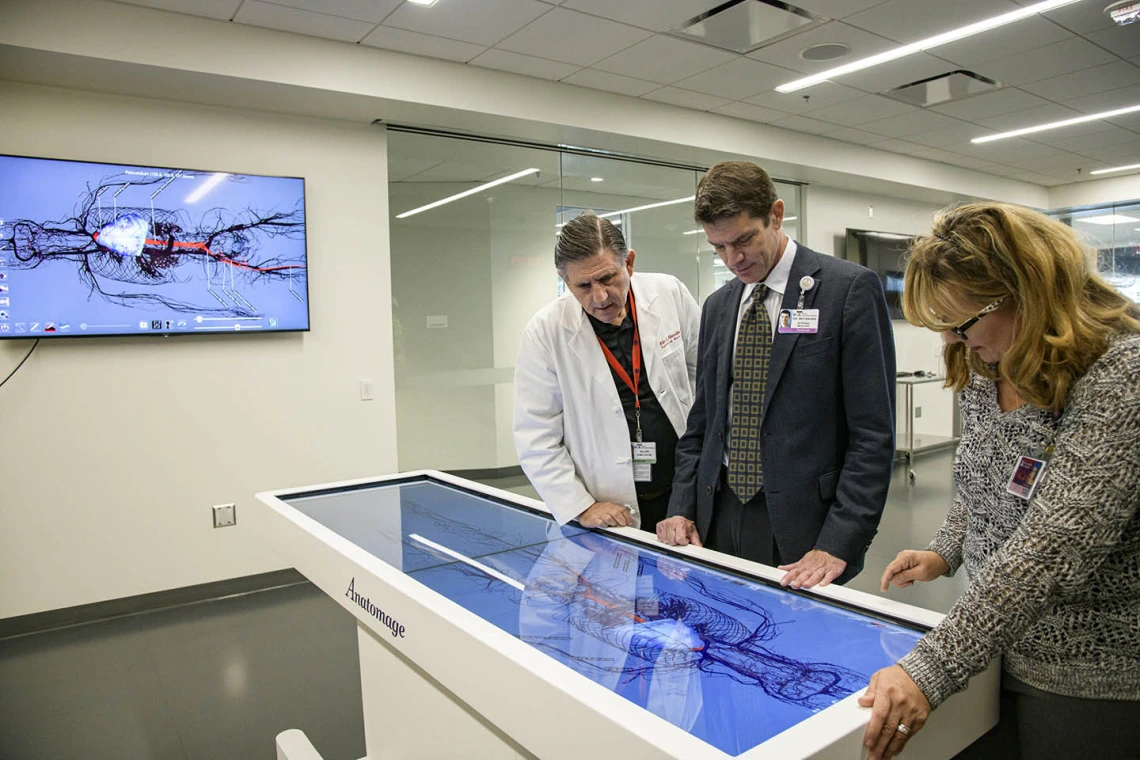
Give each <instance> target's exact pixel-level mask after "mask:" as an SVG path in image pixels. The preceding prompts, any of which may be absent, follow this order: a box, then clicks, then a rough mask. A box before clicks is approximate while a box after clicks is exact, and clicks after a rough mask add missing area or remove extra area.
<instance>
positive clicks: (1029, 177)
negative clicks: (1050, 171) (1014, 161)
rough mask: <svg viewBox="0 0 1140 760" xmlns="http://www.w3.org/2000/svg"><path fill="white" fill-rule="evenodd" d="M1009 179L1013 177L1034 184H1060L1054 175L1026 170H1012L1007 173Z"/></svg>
mask: <svg viewBox="0 0 1140 760" xmlns="http://www.w3.org/2000/svg"><path fill="white" fill-rule="evenodd" d="M1008 176H1009V178H1010V179H1015V180H1017V181H1018V182H1031V183H1033V184H1034V185H1056V184H1060V180H1058V179H1056V178H1055V177H1050V176H1048V175H1045V174H1037V173H1036V172H1026V171H1012V172H1009V174H1008Z"/></svg>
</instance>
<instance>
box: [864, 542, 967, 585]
mask: <svg viewBox="0 0 1140 760" xmlns="http://www.w3.org/2000/svg"><path fill="white" fill-rule="evenodd" d="M948 572H950V565H949V564H948V563H947V562H946V560H944V559H942V555H941V554H939V553H938V552H927V551H922V552H918V551H914V550H913V549H904V550H902V551H901V552H899V555H898V556H897V557H895V559H894V561H893V562H891V564H889V565H887V569H886V570H884V571H883V581H882V585H881V586H880V590H881V591H886V590H887V587H888V586H890V585H891V584H892V583H893V584H894V585H896V586H898V587H899V588H906V587H907V586H912V585H914V582H915V581H923V582H926V581H932V580H934V579H935V578H940V577H941V576H943V575H946V573H948Z"/></svg>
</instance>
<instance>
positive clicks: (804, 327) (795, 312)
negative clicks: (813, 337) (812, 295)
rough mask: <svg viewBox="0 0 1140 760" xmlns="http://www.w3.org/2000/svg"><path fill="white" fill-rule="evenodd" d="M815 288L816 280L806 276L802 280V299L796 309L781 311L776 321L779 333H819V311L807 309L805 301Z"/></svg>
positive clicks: (798, 300) (797, 302)
mask: <svg viewBox="0 0 1140 760" xmlns="http://www.w3.org/2000/svg"><path fill="white" fill-rule="evenodd" d="M814 287H815V278H814V277H812V276H811V275H806V274H805V275H804V276H803V277H801V278H800V297H799V299H797V301H796V308H794V309H781V310H780V313H779V315H778V317H777V320H776V332H778V333H792V334H797V333H809V334H811V333H817V332H819V309H805V308H804V299H805V297H806V296H807V293H808V291H809V290H811V289H812V288H814Z"/></svg>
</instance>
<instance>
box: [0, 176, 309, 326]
mask: <svg viewBox="0 0 1140 760" xmlns="http://www.w3.org/2000/svg"><path fill="white" fill-rule="evenodd" d="M0 177H2V178H3V180H2V181H0V338H56V337H68V336H71V337H74V336H83V335H87V336H92V335H154V334H161V335H173V334H179V333H185V334H210V333H219V332H220V333H227V332H231V333H233V332H246V331H249V332H265V331H289V330H308V329H309V295H308V269H307V264H306V255H305V181H304V180H303V179H300V178H295V177H264V176H256V175H252V174H227V173H223V172H202V171H194V170H190V169H166V168H158V167H152V166H127V165H118V164H102V163H85V162H80V161H59V160H53V159H42V158H27V157H22V156H3V155H0Z"/></svg>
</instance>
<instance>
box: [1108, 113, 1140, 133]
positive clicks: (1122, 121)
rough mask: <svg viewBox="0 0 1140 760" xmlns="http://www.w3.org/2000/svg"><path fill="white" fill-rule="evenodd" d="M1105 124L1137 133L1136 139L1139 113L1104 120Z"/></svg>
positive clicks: (1139, 119)
mask: <svg viewBox="0 0 1140 760" xmlns="http://www.w3.org/2000/svg"><path fill="white" fill-rule="evenodd" d="M1105 122H1106V123H1108V124H1116V125H1117V126H1121V127H1124V128H1125V129H1129V130H1131V131H1133V132H1136V133H1138V134H1137V137H1140V111H1133V112H1132V113H1127V114H1124V115H1123V116H1113V117H1112V118H1111V119H1105Z"/></svg>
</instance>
